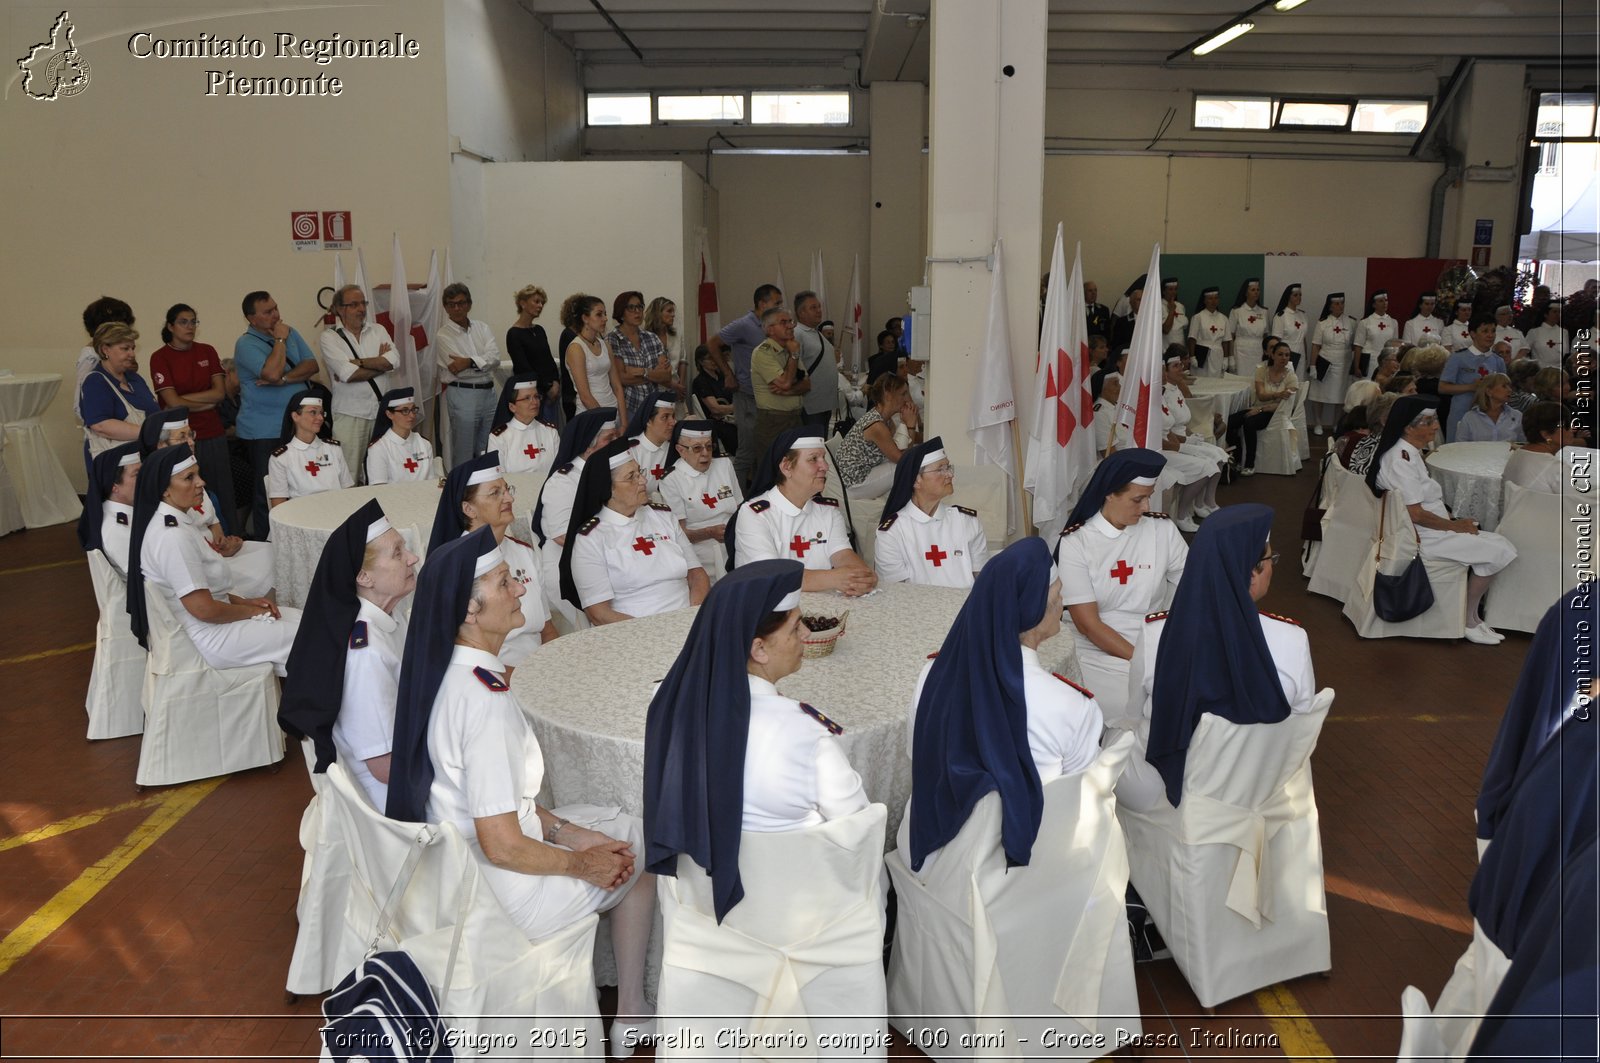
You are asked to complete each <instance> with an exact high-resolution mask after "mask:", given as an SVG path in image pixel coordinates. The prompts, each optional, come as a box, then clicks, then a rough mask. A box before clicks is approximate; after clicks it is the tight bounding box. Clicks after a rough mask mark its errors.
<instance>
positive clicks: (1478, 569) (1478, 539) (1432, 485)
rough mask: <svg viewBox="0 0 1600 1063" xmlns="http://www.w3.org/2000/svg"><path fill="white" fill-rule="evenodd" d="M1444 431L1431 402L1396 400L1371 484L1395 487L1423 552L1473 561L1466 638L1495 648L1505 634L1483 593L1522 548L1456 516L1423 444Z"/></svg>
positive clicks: (1376, 489) (1376, 490)
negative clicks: (1488, 614) (1488, 617)
mask: <svg viewBox="0 0 1600 1063" xmlns="http://www.w3.org/2000/svg"><path fill="white" fill-rule="evenodd" d="M1438 431H1439V415H1438V414H1437V413H1435V412H1434V406H1433V403H1432V400H1429V399H1425V398H1423V397H1422V396H1420V395H1409V396H1406V397H1404V398H1402V399H1400V401H1398V402H1396V403H1395V404H1394V408H1393V409H1392V410H1390V411H1389V420H1388V423H1387V424H1385V425H1384V427H1383V438H1382V440H1381V441H1380V442H1379V443H1378V449H1377V452H1376V454H1375V455H1374V460H1373V463H1372V465H1371V466H1370V467H1369V468H1368V469H1367V472H1366V477H1367V484H1368V486H1369V487H1371V488H1372V493H1373V494H1375V495H1377V496H1379V497H1382V496H1383V494H1384V493H1385V492H1388V491H1392V492H1394V495H1395V500H1396V501H1397V502H1399V503H1401V504H1403V505H1404V506H1405V507H1406V510H1407V512H1408V513H1410V515H1411V523H1412V524H1413V525H1414V526H1415V528H1416V532H1417V539H1418V541H1419V542H1420V544H1421V550H1422V556H1423V557H1425V558H1435V559H1438V560H1442V561H1458V562H1460V563H1461V564H1463V565H1470V566H1471V572H1469V573H1468V575H1467V631H1466V636H1467V641H1468V642H1476V643H1480V644H1482V645H1485V646H1495V645H1498V644H1499V643H1500V642H1502V641H1504V639H1505V636H1504V635H1502V634H1500V633H1499V632H1498V631H1496V630H1494V628H1492V627H1490V626H1489V624H1488V622H1487V621H1485V620H1484V619H1483V596H1484V594H1485V593H1486V592H1487V591H1488V590H1489V586H1490V584H1491V583H1492V582H1493V581H1494V574H1495V573H1496V572H1499V571H1500V570H1501V569H1503V568H1505V567H1506V566H1507V565H1509V564H1511V562H1512V561H1514V560H1516V556H1517V549H1516V547H1514V546H1512V545H1511V541H1510V540H1508V539H1506V538H1505V537H1504V536H1500V535H1496V534H1495V533H1493V532H1486V531H1481V530H1480V529H1479V528H1478V522H1477V521H1475V520H1470V519H1467V518H1463V519H1461V520H1456V519H1455V518H1453V517H1451V515H1450V510H1449V508H1448V507H1446V506H1445V504H1444V492H1443V490H1441V489H1440V487H1439V483H1438V481H1437V480H1435V479H1434V478H1433V477H1431V476H1429V475H1428V467H1427V466H1426V465H1425V464H1423V461H1422V448H1423V447H1425V446H1427V445H1428V444H1429V443H1430V442H1432V441H1433V439H1434V437H1435V436H1436V434H1437V433H1438Z"/></svg>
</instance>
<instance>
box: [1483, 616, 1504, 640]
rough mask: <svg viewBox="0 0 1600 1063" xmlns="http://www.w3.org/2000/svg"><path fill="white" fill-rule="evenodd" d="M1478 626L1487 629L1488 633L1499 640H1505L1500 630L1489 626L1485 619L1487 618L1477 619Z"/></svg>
mask: <svg viewBox="0 0 1600 1063" xmlns="http://www.w3.org/2000/svg"><path fill="white" fill-rule="evenodd" d="M1478 627H1480V628H1482V629H1483V630H1484V631H1487V632H1488V633H1489V634H1491V635H1493V636H1494V637H1495V638H1496V639H1497V640H1499V641H1500V642H1504V641H1505V640H1506V637H1505V635H1503V634H1501V633H1500V632H1498V631H1496V630H1495V629H1494V628H1492V627H1490V626H1489V621H1487V620H1480V621H1478Z"/></svg>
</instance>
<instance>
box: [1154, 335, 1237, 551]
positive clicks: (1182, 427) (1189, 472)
mask: <svg viewBox="0 0 1600 1063" xmlns="http://www.w3.org/2000/svg"><path fill="white" fill-rule="evenodd" d="M1186 371H1187V365H1186V364H1185V361H1184V359H1182V358H1180V357H1178V356H1177V355H1173V356H1170V357H1168V358H1167V361H1166V365H1165V368H1164V369H1163V371H1162V381H1163V382H1162V390H1161V418H1162V439H1161V450H1162V452H1163V453H1165V454H1166V455H1167V468H1166V469H1165V470H1164V471H1165V473H1166V476H1167V480H1168V483H1167V484H1163V486H1164V487H1165V486H1169V485H1170V484H1177V485H1178V487H1179V490H1178V495H1177V499H1176V500H1175V501H1174V502H1173V504H1172V509H1173V513H1174V514H1175V519H1176V522H1177V525H1178V528H1179V530H1181V531H1186V532H1189V533H1190V534H1191V535H1192V534H1193V533H1194V532H1196V531H1198V530H1199V528H1200V526H1199V524H1198V523H1197V519H1196V518H1202V517H1209V516H1210V515H1211V514H1213V513H1215V512H1216V511H1217V485H1218V484H1219V483H1220V482H1221V481H1222V467H1223V466H1224V465H1226V464H1227V463H1228V452H1227V451H1226V450H1223V449H1222V448H1221V447H1218V446H1216V445H1214V444H1211V443H1207V442H1206V441H1205V440H1203V439H1201V438H1200V437H1199V436H1197V435H1195V434H1194V433H1193V432H1191V431H1190V424H1189V422H1190V420H1191V419H1192V418H1193V416H1194V411H1192V410H1191V409H1189V403H1188V399H1187V396H1188V394H1189V385H1188V382H1187V381H1186V380H1185V377H1184V374H1185V372H1186Z"/></svg>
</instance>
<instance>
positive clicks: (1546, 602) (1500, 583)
mask: <svg viewBox="0 0 1600 1063" xmlns="http://www.w3.org/2000/svg"><path fill="white" fill-rule="evenodd" d="M1593 506H1594V503H1593V501H1592V497H1591V496H1586V495H1580V494H1578V493H1576V492H1573V493H1572V494H1569V495H1553V494H1551V493H1550V492H1548V491H1531V490H1529V489H1528V488H1526V487H1520V486H1518V485H1517V484H1514V483H1511V482H1510V481H1507V482H1506V485H1505V506H1504V507H1503V509H1502V511H1501V515H1500V523H1499V524H1497V525H1496V526H1495V529H1494V530H1495V532H1496V533H1498V534H1500V535H1504V536H1505V537H1506V538H1507V539H1510V540H1511V543H1512V545H1513V546H1515V547H1516V548H1517V558H1516V560H1515V561H1513V562H1511V564H1509V565H1507V566H1506V567H1505V568H1503V569H1501V570H1500V572H1498V573H1497V574H1496V575H1495V578H1494V587H1493V589H1491V590H1490V592H1489V596H1488V597H1487V598H1485V599H1484V618H1485V619H1486V620H1488V621H1489V624H1490V626H1491V627H1495V628H1500V629H1505V630H1511V631H1529V632H1532V631H1537V630H1538V628H1539V621H1540V620H1542V619H1544V614H1545V610H1547V609H1549V608H1550V603H1551V602H1553V601H1556V600H1557V599H1558V598H1560V597H1561V596H1562V595H1563V594H1566V593H1567V592H1568V591H1570V590H1571V589H1572V588H1574V587H1576V586H1577V585H1578V566H1576V565H1574V564H1572V556H1571V554H1570V553H1569V552H1568V551H1564V550H1562V549H1561V541H1562V537H1563V535H1564V534H1571V533H1570V532H1566V533H1564V532H1563V530H1562V529H1572V528H1577V527H1580V526H1581V525H1582V524H1584V523H1588V522H1590V521H1592V520H1593V513H1592V510H1593ZM1580 507H1584V508H1580ZM1586 509H1587V512H1586V511H1585V510H1586Z"/></svg>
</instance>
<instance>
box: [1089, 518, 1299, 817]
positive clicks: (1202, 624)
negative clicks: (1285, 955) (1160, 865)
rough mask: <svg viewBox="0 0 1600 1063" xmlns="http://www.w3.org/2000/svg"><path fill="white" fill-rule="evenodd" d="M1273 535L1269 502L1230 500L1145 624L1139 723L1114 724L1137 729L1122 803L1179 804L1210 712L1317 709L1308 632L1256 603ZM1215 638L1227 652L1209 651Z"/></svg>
mask: <svg viewBox="0 0 1600 1063" xmlns="http://www.w3.org/2000/svg"><path fill="white" fill-rule="evenodd" d="M1271 534H1272V510H1271V509H1270V508H1269V507H1267V506H1263V505H1257V504H1254V503H1252V504H1248V505H1239V506H1225V507H1224V508H1223V509H1222V510H1221V511H1220V512H1218V513H1217V515H1216V516H1214V517H1212V518H1211V519H1210V520H1208V521H1206V523H1205V525H1204V526H1203V527H1202V528H1201V529H1200V534H1199V535H1197V536H1195V540H1194V545H1193V546H1192V547H1191V548H1190V550H1189V564H1188V565H1187V566H1186V567H1185V568H1184V571H1183V580H1182V581H1181V582H1180V583H1179V584H1178V593H1177V594H1176V595H1175V596H1174V597H1173V599H1172V609H1171V610H1170V611H1169V612H1165V613H1158V614H1156V615H1154V616H1151V617H1149V618H1148V619H1147V620H1146V622H1145V623H1144V624H1143V625H1142V627H1143V630H1142V631H1140V632H1139V639H1138V647H1137V648H1136V649H1135V651H1134V655H1133V662H1132V665H1131V666H1130V668H1129V670H1128V687H1127V692H1126V693H1127V698H1128V708H1129V710H1130V711H1129V719H1130V721H1132V723H1133V726H1132V728H1128V727H1126V726H1121V727H1119V726H1115V725H1114V726H1113V727H1111V728H1109V729H1108V730H1107V732H1106V741H1107V742H1108V743H1109V742H1111V741H1114V740H1115V739H1116V738H1117V737H1118V735H1120V734H1121V733H1122V731H1123V730H1127V729H1131V730H1134V731H1135V733H1136V735H1137V738H1136V743H1137V744H1136V746H1135V749H1134V755H1133V756H1132V758H1130V759H1129V761H1128V767H1127V768H1126V769H1125V770H1124V771H1123V773H1122V778H1121V779H1120V780H1118V782H1117V803H1118V804H1119V805H1126V806H1127V807H1129V808H1133V809H1137V810H1139V811H1149V810H1150V809H1153V808H1158V807H1160V805H1161V804H1162V803H1163V802H1171V803H1172V805H1173V806H1174V807H1176V806H1177V805H1178V803H1179V802H1180V801H1181V800H1182V798H1183V770H1184V764H1185V762H1186V761H1187V759H1188V753H1189V743H1190V741H1191V740H1192V739H1193V738H1194V730H1195V728H1196V727H1197V726H1199V724H1200V716H1201V714H1202V713H1207V712H1209V713H1213V714H1215V715H1217V716H1220V717H1222V718H1223V719H1225V720H1231V721H1232V722H1234V723H1276V722H1277V721H1279V720H1283V719H1287V718H1288V716H1289V714H1290V713H1291V712H1309V711H1310V710H1311V705H1312V701H1313V699H1314V698H1315V697H1316V693H1317V685H1316V678H1315V676H1314V675H1313V674H1312V670H1311V641H1310V639H1308V638H1307V637H1306V633H1305V630H1304V629H1303V628H1301V627H1300V625H1299V624H1297V623H1295V622H1294V621H1293V620H1287V619H1284V618H1281V617H1275V616H1271V615H1269V614H1267V613H1263V612H1261V611H1260V610H1259V609H1258V608H1257V603H1258V602H1260V601H1261V599H1262V598H1263V597H1265V595H1266V593H1267V589H1268V588H1269V587H1270V586H1271V585H1272V570H1273V568H1274V567H1275V566H1276V564H1277V560H1278V555H1277V554H1275V553H1273V552H1272V542H1271V538H1270V537H1271ZM1168 628H1171V629H1172V637H1171V638H1170V639H1169V638H1167V637H1166V632H1167V629H1168ZM1207 646H1216V647H1227V652H1226V653H1223V652H1220V651H1218V652H1212V653H1207V652H1204V649H1203V647H1207ZM1197 647H1199V648H1201V649H1197Z"/></svg>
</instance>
